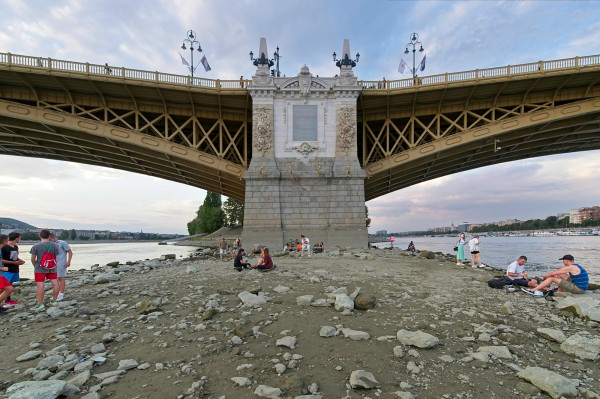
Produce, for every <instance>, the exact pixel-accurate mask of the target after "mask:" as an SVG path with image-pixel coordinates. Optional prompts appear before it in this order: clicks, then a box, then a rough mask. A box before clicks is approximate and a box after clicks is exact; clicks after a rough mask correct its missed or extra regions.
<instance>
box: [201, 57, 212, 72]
mask: <svg viewBox="0 0 600 399" xmlns="http://www.w3.org/2000/svg"><path fill="white" fill-rule="evenodd" d="M200 62H201V63H202V66H203V67H204V70H205V71H206V72H208V71H210V65H208V60H207V59H206V56H205V55H203V56H202V59H201V60H200Z"/></svg>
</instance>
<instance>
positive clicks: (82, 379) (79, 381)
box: [67, 370, 91, 387]
mask: <svg viewBox="0 0 600 399" xmlns="http://www.w3.org/2000/svg"><path fill="white" fill-rule="evenodd" d="M90 375H91V373H90V371H89V370H86V371H84V372H83V373H79V374H77V375H76V376H75V377H73V378H71V379H70V380H69V381H67V382H68V383H69V384H73V385H75V386H76V387H81V386H82V385H84V384H85V383H86V382H88V380H89V379H90Z"/></svg>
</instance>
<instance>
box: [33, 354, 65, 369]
mask: <svg viewBox="0 0 600 399" xmlns="http://www.w3.org/2000/svg"><path fill="white" fill-rule="evenodd" d="M64 361H65V358H64V357H63V356H61V355H52V356H48V357H46V358H44V359H42V360H41V361H40V362H39V363H38V365H37V369H38V370H45V369H50V370H56V368H57V367H58V366H59V365H60V364H62V363H63V362H64Z"/></svg>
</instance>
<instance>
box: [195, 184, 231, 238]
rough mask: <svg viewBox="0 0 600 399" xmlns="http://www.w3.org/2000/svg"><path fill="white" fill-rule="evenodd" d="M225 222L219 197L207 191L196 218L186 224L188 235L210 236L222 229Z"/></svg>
mask: <svg viewBox="0 0 600 399" xmlns="http://www.w3.org/2000/svg"><path fill="white" fill-rule="evenodd" d="M225 220H226V218H225V212H223V209H221V195H220V194H216V193H213V192H210V191H207V192H206V198H204V203H203V204H202V205H200V207H199V208H198V212H197V213H196V218H195V219H194V220H192V221H190V222H189V223H188V232H189V233H190V235H194V234H200V233H205V234H210V233H212V232H213V231H216V230H218V229H220V228H221V227H223V226H224V225H225Z"/></svg>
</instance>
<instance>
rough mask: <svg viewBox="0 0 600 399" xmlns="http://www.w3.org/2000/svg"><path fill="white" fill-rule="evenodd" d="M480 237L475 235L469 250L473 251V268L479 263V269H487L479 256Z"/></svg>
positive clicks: (470, 241)
mask: <svg viewBox="0 0 600 399" xmlns="http://www.w3.org/2000/svg"><path fill="white" fill-rule="evenodd" d="M479 244H480V242H479V236H478V235H477V234H475V235H474V236H473V238H471V239H470V240H469V249H470V250H471V267H474V268H476V267H477V263H479V267H485V265H484V264H483V263H481V256H480V254H479Z"/></svg>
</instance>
